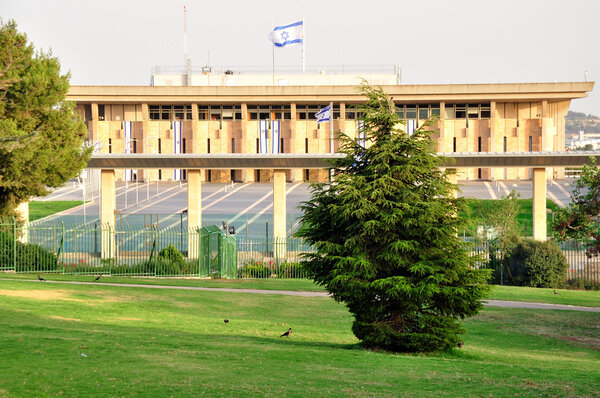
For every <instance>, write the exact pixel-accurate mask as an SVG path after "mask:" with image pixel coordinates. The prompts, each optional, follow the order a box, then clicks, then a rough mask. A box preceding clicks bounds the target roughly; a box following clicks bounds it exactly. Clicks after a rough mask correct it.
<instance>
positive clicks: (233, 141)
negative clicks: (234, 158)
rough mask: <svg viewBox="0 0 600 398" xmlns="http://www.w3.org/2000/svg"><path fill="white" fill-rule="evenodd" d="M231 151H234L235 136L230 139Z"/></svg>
mask: <svg viewBox="0 0 600 398" xmlns="http://www.w3.org/2000/svg"><path fill="white" fill-rule="evenodd" d="M231 153H235V138H232V139H231Z"/></svg>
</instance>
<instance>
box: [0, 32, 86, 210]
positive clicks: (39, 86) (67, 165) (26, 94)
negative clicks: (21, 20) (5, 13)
mask: <svg viewBox="0 0 600 398" xmlns="http://www.w3.org/2000/svg"><path fill="white" fill-rule="evenodd" d="M68 89H69V74H68V73H67V74H65V75H61V74H60V63H59V61H58V59H57V58H55V57H53V56H52V54H51V53H50V52H48V53H44V52H42V51H39V52H35V51H34V48H33V46H32V45H31V44H30V43H29V42H28V40H27V36H26V35H25V34H24V33H20V32H19V31H18V30H17V26H16V23H15V22H14V21H8V22H7V23H2V24H0V216H5V215H11V214H13V212H14V209H15V207H16V206H17V205H18V204H19V203H21V202H23V201H27V200H29V198H30V197H32V196H43V195H46V194H48V188H50V187H57V186H60V185H62V184H64V183H65V182H66V181H68V180H69V179H71V178H73V177H75V176H77V175H78V174H79V172H80V171H81V169H82V168H84V167H85V165H86V162H87V160H88V159H89V155H90V153H91V149H88V148H84V146H83V143H84V139H85V137H86V133H87V129H86V126H85V124H84V122H83V121H82V120H81V119H80V117H79V115H78V114H77V112H76V111H75V104H73V103H70V102H66V101H65V97H66V95H67V91H68Z"/></svg>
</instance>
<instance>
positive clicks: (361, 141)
mask: <svg viewBox="0 0 600 398" xmlns="http://www.w3.org/2000/svg"><path fill="white" fill-rule="evenodd" d="M356 129H357V130H358V136H357V138H356V143H357V144H358V145H360V146H361V147H363V148H366V147H367V142H366V141H367V132H366V131H365V122H364V121H363V120H357V121H356Z"/></svg>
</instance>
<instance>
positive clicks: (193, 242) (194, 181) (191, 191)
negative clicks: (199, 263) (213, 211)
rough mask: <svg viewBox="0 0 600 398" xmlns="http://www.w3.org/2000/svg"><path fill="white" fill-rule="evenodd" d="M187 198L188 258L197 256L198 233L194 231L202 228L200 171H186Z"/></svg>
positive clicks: (198, 245) (198, 247)
mask: <svg viewBox="0 0 600 398" xmlns="http://www.w3.org/2000/svg"><path fill="white" fill-rule="evenodd" d="M187 180H188V187H187V195H188V197H187V199H188V206H187V208H188V214H187V219H188V258H190V259H193V258H194V259H195V258H198V255H199V253H200V251H199V249H200V242H199V240H198V239H199V235H198V234H197V233H195V232H196V230H197V229H198V228H202V172H201V170H188V172H187Z"/></svg>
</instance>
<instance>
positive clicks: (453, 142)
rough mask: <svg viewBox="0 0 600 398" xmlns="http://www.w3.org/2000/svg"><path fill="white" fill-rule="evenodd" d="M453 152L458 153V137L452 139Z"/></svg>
mask: <svg viewBox="0 0 600 398" xmlns="http://www.w3.org/2000/svg"><path fill="white" fill-rule="evenodd" d="M452 152H456V137H452Z"/></svg>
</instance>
